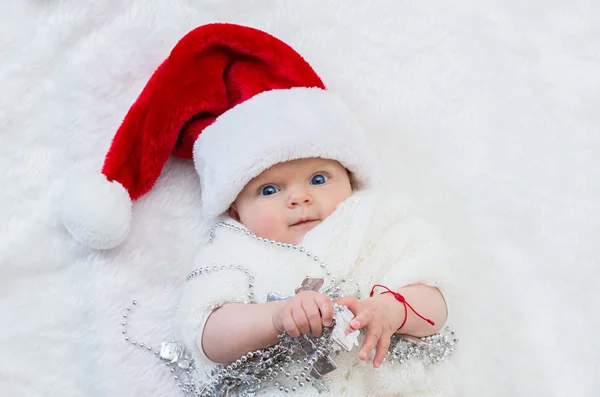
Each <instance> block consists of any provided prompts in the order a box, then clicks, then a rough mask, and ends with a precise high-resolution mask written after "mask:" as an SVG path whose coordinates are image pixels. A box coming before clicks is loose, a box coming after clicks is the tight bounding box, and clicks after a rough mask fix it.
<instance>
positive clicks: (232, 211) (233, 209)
mask: <svg viewBox="0 0 600 397" xmlns="http://www.w3.org/2000/svg"><path fill="white" fill-rule="evenodd" d="M227 215H229V216H230V217H232V218H233V219H235V220H236V221H238V222H240V214H239V213H238V211H237V206H236V205H235V203H233V204H231V207H229V209H228V210H227Z"/></svg>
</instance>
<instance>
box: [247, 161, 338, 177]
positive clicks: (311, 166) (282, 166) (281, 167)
mask: <svg viewBox="0 0 600 397" xmlns="http://www.w3.org/2000/svg"><path fill="white" fill-rule="evenodd" d="M338 168H339V169H344V166H342V165H341V164H340V163H339V162H338V161H336V160H331V159H325V158H320V157H309V158H303V159H294V160H290V161H284V162H281V163H277V164H274V165H272V166H271V167H269V168H267V169H266V170H264V171H263V172H262V173H260V174H259V175H258V177H257V178H259V177H268V176H271V175H280V174H287V173H291V174H293V173H295V172H299V171H307V172H312V171H318V170H321V169H322V170H324V171H325V170H331V169H338Z"/></svg>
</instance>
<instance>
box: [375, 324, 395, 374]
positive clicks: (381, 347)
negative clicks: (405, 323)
mask: <svg viewBox="0 0 600 397" xmlns="http://www.w3.org/2000/svg"><path fill="white" fill-rule="evenodd" d="M391 337H392V335H389V334H387V333H385V332H383V333H382V334H381V338H379V342H378V343H377V353H376V354H375V358H374V359H373V366H374V367H375V368H379V367H380V366H381V363H382V362H383V359H384V358H385V355H386V353H387V351H388V350H389V348H390V343H391V339H390V338H391Z"/></svg>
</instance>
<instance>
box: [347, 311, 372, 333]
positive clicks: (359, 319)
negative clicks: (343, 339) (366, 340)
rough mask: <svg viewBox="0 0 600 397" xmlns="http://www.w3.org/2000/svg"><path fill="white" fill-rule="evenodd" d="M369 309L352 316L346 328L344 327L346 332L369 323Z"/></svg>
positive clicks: (364, 326) (370, 313)
mask: <svg viewBox="0 0 600 397" xmlns="http://www.w3.org/2000/svg"><path fill="white" fill-rule="evenodd" d="M372 317H373V316H372V312H371V311H363V312H361V313H359V314H358V316H356V317H354V318H353V319H352V320H351V321H350V323H349V324H348V328H347V329H346V332H347V333H350V332H353V331H356V330H357V329H361V328H366V327H368V326H369V324H371V319H372Z"/></svg>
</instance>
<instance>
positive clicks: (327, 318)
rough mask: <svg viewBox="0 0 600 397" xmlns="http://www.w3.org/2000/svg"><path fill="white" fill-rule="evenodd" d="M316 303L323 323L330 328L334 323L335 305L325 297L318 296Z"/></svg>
mask: <svg viewBox="0 0 600 397" xmlns="http://www.w3.org/2000/svg"><path fill="white" fill-rule="evenodd" d="M315 302H316V303H317V306H318V307H319V311H320V312H321V321H322V322H323V325H324V326H326V327H329V326H330V325H331V323H332V322H333V303H331V301H330V300H329V298H328V297H326V296H325V295H317V296H316V297H315Z"/></svg>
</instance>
